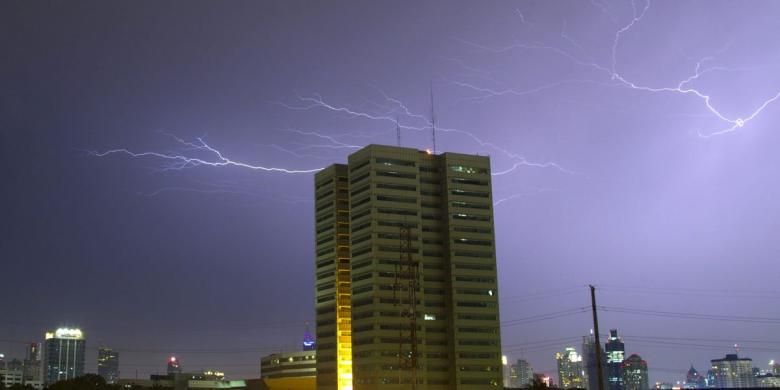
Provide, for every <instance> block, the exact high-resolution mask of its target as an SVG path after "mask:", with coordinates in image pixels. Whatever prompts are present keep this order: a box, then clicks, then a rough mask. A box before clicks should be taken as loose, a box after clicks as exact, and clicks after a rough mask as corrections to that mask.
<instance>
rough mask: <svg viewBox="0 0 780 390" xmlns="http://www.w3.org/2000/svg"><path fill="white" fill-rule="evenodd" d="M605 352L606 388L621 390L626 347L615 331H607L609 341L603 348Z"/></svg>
mask: <svg viewBox="0 0 780 390" xmlns="http://www.w3.org/2000/svg"><path fill="white" fill-rule="evenodd" d="M604 350H605V351H606V352H607V370H606V371H607V375H606V377H607V386H609V387H608V388H609V390H623V368H622V364H623V359H624V358H625V355H626V345H625V344H623V339H621V338H620V337H618V333H617V329H610V330H609V339H608V340H607V344H606V345H605V346H604Z"/></svg>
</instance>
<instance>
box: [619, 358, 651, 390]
mask: <svg viewBox="0 0 780 390" xmlns="http://www.w3.org/2000/svg"><path fill="white" fill-rule="evenodd" d="M621 369H622V371H623V388H624V389H625V390H647V389H649V388H650V387H649V379H648V376H647V362H645V361H644V360H642V357H641V356H639V355H637V354H632V355H631V356H629V357H627V358H626V360H624V361H623V364H622V366H621Z"/></svg>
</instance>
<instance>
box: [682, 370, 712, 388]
mask: <svg viewBox="0 0 780 390" xmlns="http://www.w3.org/2000/svg"><path fill="white" fill-rule="evenodd" d="M683 387H684V388H686V389H703V388H706V387H708V386H707V378H705V377H704V376H702V375H701V374H699V372H698V371H696V369H695V368H693V364H691V368H689V369H688V373H687V374H686V375H685V384H684V385H683Z"/></svg>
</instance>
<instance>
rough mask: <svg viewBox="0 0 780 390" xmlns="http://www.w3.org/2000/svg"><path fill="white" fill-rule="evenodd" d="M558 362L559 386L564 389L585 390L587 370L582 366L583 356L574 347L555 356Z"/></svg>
mask: <svg viewBox="0 0 780 390" xmlns="http://www.w3.org/2000/svg"><path fill="white" fill-rule="evenodd" d="M555 360H556V361H557V362H558V385H559V386H560V388H562V389H574V388H583V387H584V386H585V370H584V368H583V366H582V356H580V355H579V354H578V353H577V350H576V349H574V347H567V348H566V349H565V350H564V351H563V352H558V353H556V354H555Z"/></svg>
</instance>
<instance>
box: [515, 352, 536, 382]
mask: <svg viewBox="0 0 780 390" xmlns="http://www.w3.org/2000/svg"><path fill="white" fill-rule="evenodd" d="M516 367H517V368H516V370H517V379H516V380H515V381H514V382H513V383H512V387H526V386H528V385H529V384H530V383H531V381H533V379H534V370H533V369H532V368H531V363H528V361H527V360H524V359H517V366H516Z"/></svg>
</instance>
